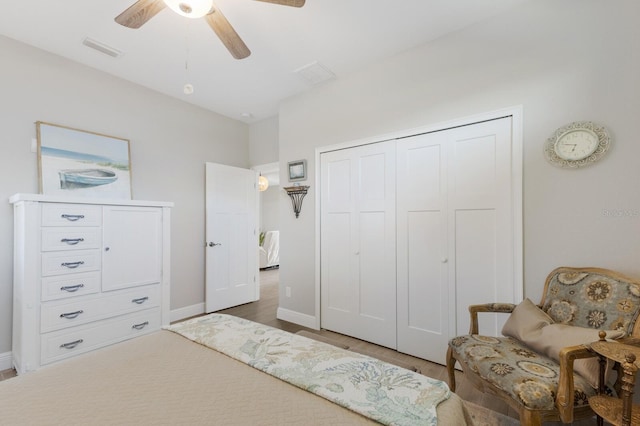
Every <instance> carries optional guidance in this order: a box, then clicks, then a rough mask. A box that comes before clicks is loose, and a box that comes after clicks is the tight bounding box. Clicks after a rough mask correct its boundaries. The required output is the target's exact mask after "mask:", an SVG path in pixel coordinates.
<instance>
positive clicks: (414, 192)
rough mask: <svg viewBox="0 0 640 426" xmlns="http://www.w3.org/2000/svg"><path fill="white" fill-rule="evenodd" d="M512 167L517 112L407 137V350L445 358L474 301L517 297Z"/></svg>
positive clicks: (403, 148)
mask: <svg viewBox="0 0 640 426" xmlns="http://www.w3.org/2000/svg"><path fill="white" fill-rule="evenodd" d="M511 170H512V165H511V118H510V117H508V118H502V119H499V120H492V121H487V122H483V123H477V124H472V125H468V126H463V127H459V128H455V129H449V130H443V131H439V132H434V133H430V134H424V135H418V136H413V137H410V138H406V139H403V140H399V141H398V194H397V197H398V350H399V351H401V352H406V353H409V354H411V355H414V356H418V357H420V358H425V359H428V360H431V361H434V362H438V363H441V364H444V363H445V354H446V350H447V342H448V340H449V339H450V338H451V337H452V336H455V335H459V334H466V333H467V332H468V330H469V311H468V306H469V305H471V304H477V303H487V302H494V301H502V302H513V301H514V284H513V282H512V277H513V268H514V254H513V241H514V220H513V219H514V218H513V207H512V206H513V202H512V197H513V191H512V184H511V182H512V176H511ZM483 317H484V318H482V317H481V323H480V329H481V332H482V333H484V334H490V335H499V333H500V330H501V328H502V324H503V322H502V321H504V319H500V317H497V316H487V315H484V316H483Z"/></svg>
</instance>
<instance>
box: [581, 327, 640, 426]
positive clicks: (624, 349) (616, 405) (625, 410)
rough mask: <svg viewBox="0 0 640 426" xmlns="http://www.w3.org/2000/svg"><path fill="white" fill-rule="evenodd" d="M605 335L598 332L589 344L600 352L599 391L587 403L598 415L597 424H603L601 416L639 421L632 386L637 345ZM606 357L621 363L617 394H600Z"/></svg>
mask: <svg viewBox="0 0 640 426" xmlns="http://www.w3.org/2000/svg"><path fill="white" fill-rule="evenodd" d="M604 337H605V336H604V333H603V332H601V334H600V340H599V341H597V342H594V343H592V344H591V349H592V350H593V351H594V352H596V353H597V354H598V355H599V356H600V383H599V389H598V391H599V392H598V395H596V396H592V397H591V398H589V405H590V406H591V409H592V410H593V411H594V412H595V413H596V415H597V416H598V425H602V419H603V418H604V419H605V420H606V421H608V422H609V423H611V424H613V425H616V426H630V425H640V405H633V387H634V385H635V381H636V373H637V372H638V366H637V365H636V363H635V362H636V359H640V347H638V346H632V345H628V344H624V343H620V342H607V341H605V340H604ZM607 358H608V359H610V360H612V361H615V362H618V363H620V365H621V367H622V372H623V374H622V378H621V382H622V385H621V391H620V398H614V397H610V396H605V395H602V393H603V391H604V369H605V365H606V359H607Z"/></svg>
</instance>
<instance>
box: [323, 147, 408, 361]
mask: <svg viewBox="0 0 640 426" xmlns="http://www.w3.org/2000/svg"><path fill="white" fill-rule="evenodd" d="M320 161H321V190H320V192H321V213H320V215H321V218H320V229H321V237H320V245H321V248H320V251H321V253H320V257H321V267H320V292H321V326H322V328H326V329H329V330H333V331H337V332H339V333H343V334H347V335H350V336H354V337H357V338H360V339H363V340H367V341H370V342H373V343H377V344H380V345H383V346H387V347H391V348H395V347H396V304H395V296H396V292H395V279H396V277H395V252H396V245H395V142H394V141H392V142H383V143H378V144H373V145H366V146H362V147H356V148H352V149H345V150H339V151H333V152H328V153H324V154H322V156H321V160H320ZM338 299H342V300H338Z"/></svg>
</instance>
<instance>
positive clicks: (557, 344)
mask: <svg viewBox="0 0 640 426" xmlns="http://www.w3.org/2000/svg"><path fill="white" fill-rule="evenodd" d="M599 332H600V330H596V329H592V328H584V327H575V326H572V325H567V324H554V322H553V319H551V317H550V316H549V315H547V314H546V313H545V312H544V311H542V309H540V308H539V307H538V306H536V305H535V304H534V303H533V302H532V301H531V300H529V299H525V300H523V301H522V302H521V303H520V304H519V305H518V306H516V307H515V309H514V310H513V312H512V313H511V315H510V316H509V318H508V319H507V322H506V323H505V324H504V327H503V328H502V334H503V335H505V336H510V337H513V338H514V339H517V340H519V341H521V342H522V343H524V344H525V345H527V346H528V347H529V348H531V349H532V350H533V351H534V352H536V353H539V354H542V355H545V356H547V357H549V358H551V359H553V360H554V361H557V362H559V361H560V350H561V349H562V348H565V347H567V346H576V345H581V344H587V343H591V342H595V341H597V340H599V339H600V337H599V336H598V333H599ZM606 333H607V339H619V338H621V337H624V335H625V333H624V331H617V330H606ZM573 369H574V371H575V372H576V373H578V374H580V375H581V376H582V377H584V378H585V379H586V380H587V381H588V382H589V384H590V385H591V386H593V387H594V388H597V387H598V377H599V371H600V365H599V363H598V358H597V357H595V358H586V359H579V360H576V361H575V362H574V363H573ZM610 372H611V365H609V364H607V369H606V373H605V382H606V383H609V374H610Z"/></svg>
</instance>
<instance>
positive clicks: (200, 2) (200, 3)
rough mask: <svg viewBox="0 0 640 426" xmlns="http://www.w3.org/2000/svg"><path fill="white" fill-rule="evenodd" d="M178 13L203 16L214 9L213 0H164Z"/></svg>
mask: <svg viewBox="0 0 640 426" xmlns="http://www.w3.org/2000/svg"><path fill="white" fill-rule="evenodd" d="M164 2H165V3H166V5H167V6H169V8H170V9H171V10H173V11H174V12H176V13H177V14H178V15H182V16H186V17H187V18H201V17H203V16H204V15H206V14H208V13H209V12H211V10H212V9H213V0H164Z"/></svg>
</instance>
